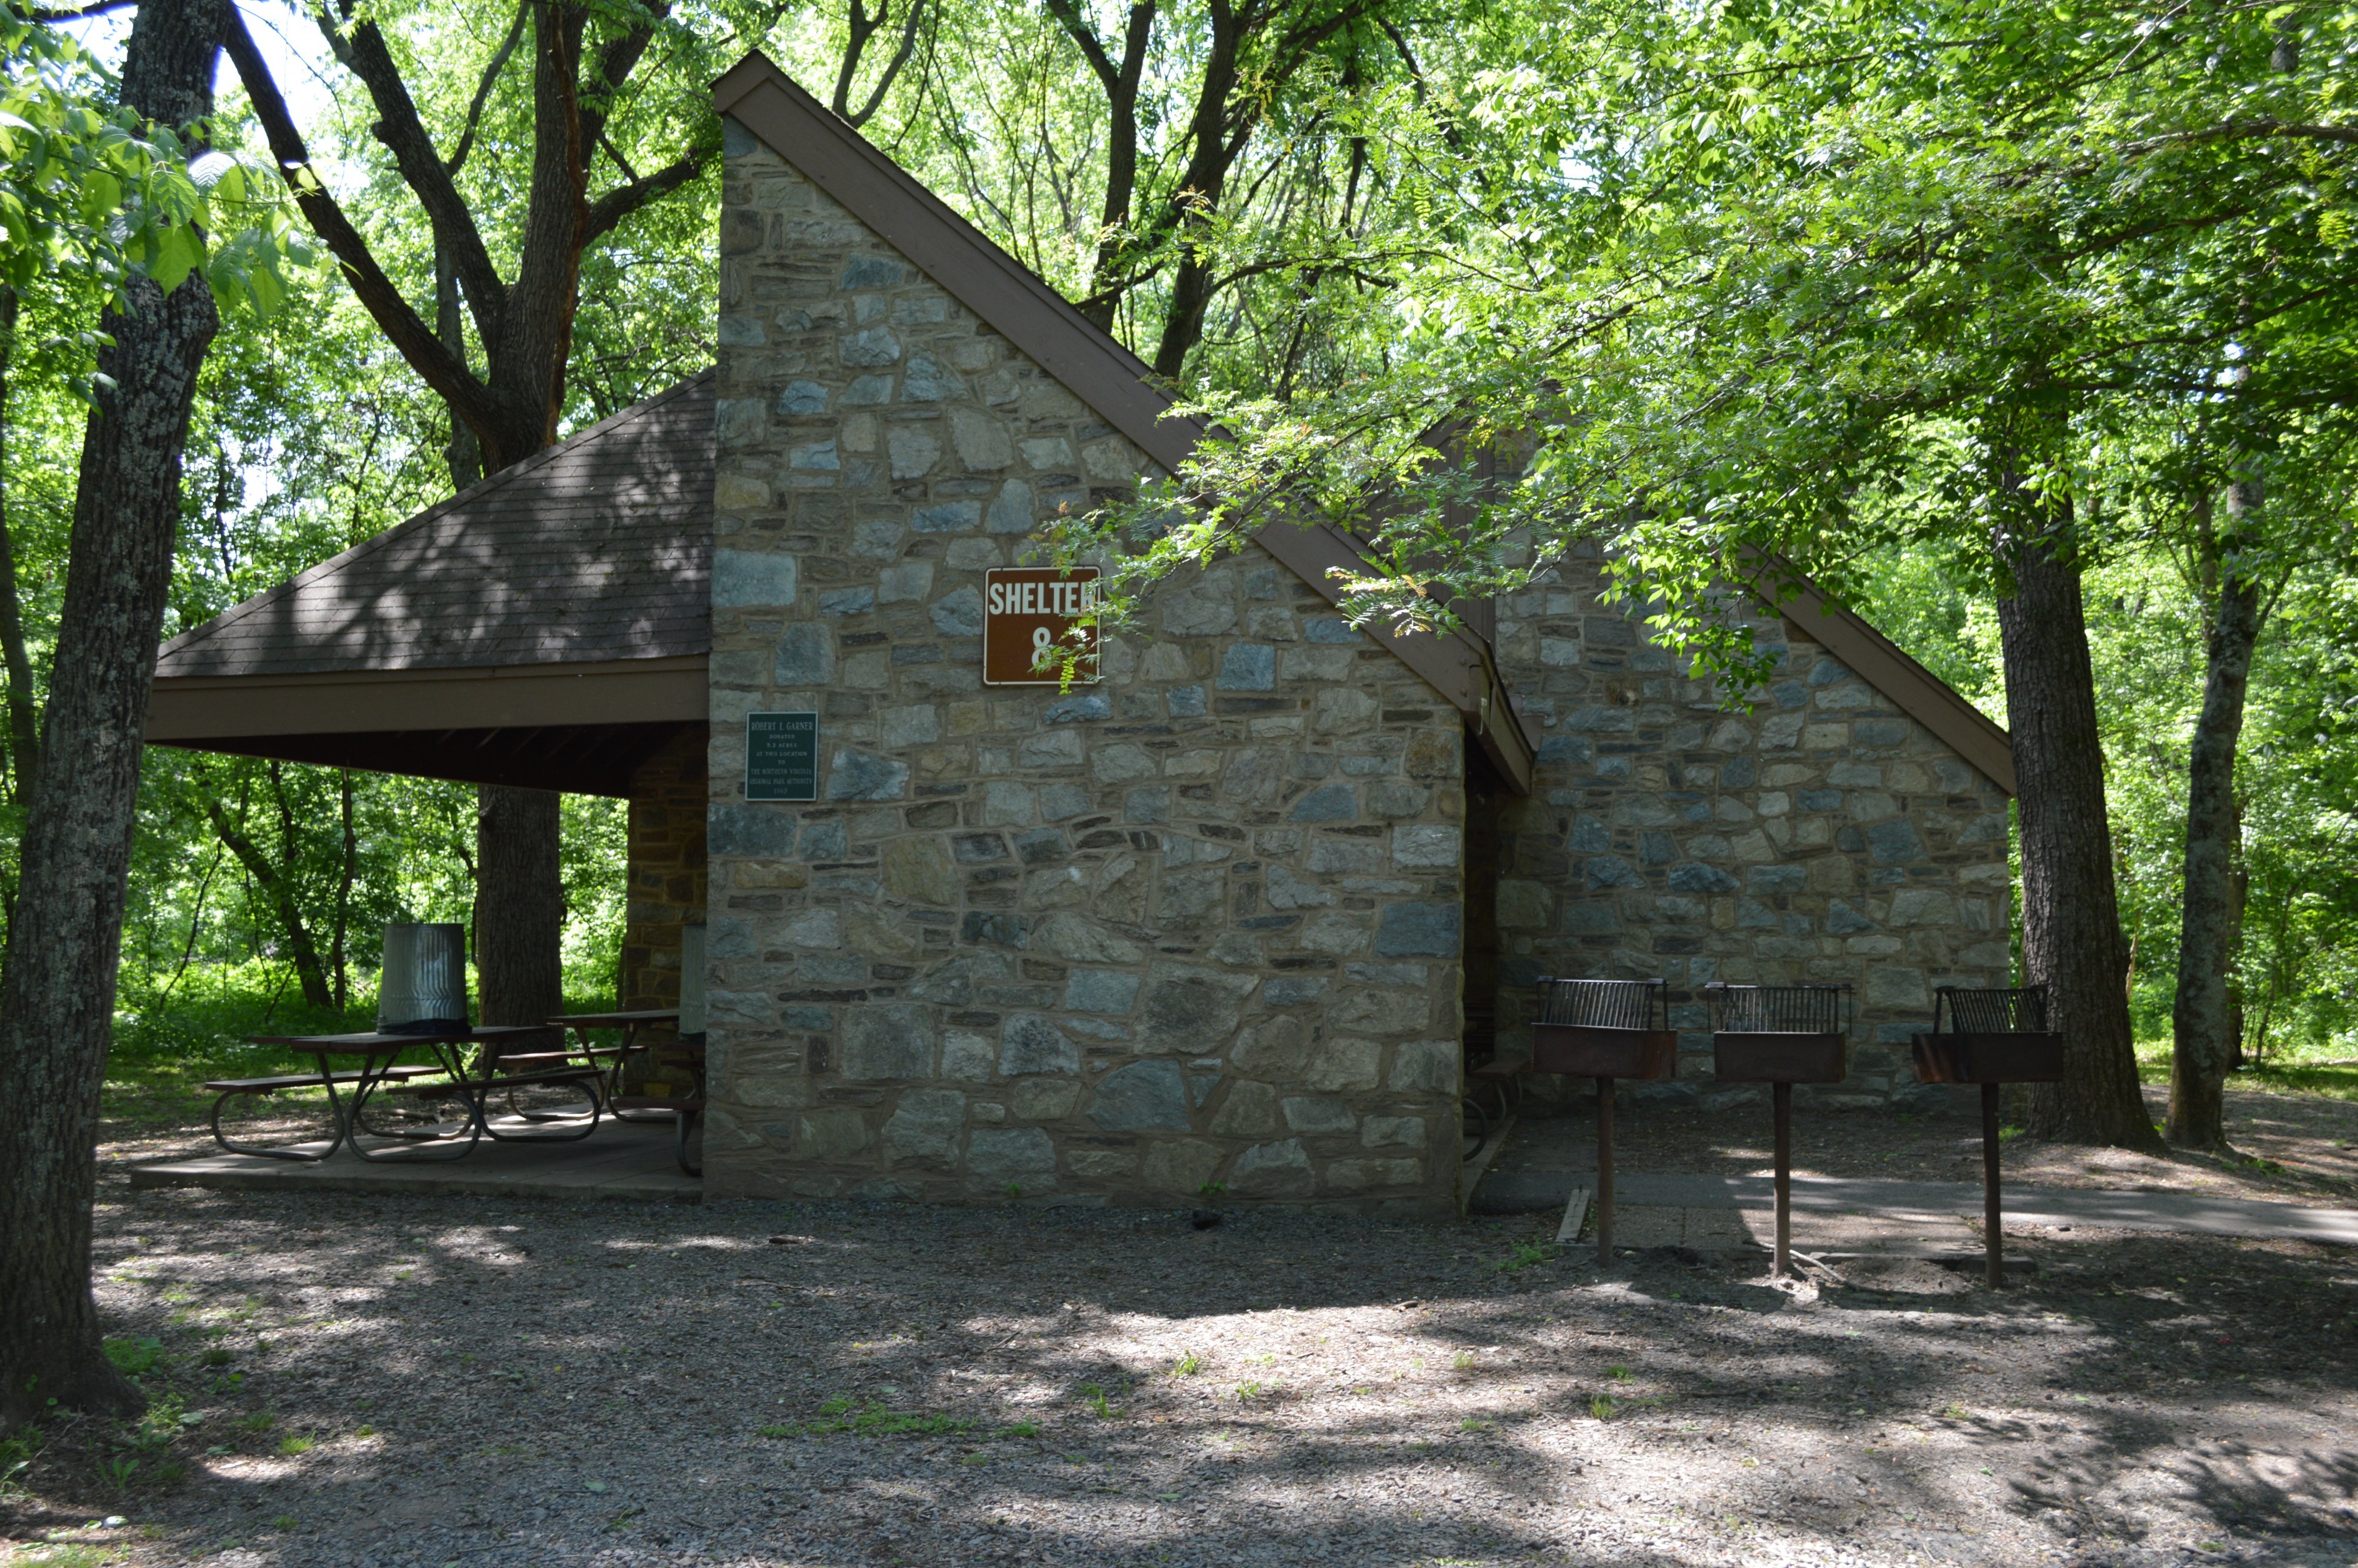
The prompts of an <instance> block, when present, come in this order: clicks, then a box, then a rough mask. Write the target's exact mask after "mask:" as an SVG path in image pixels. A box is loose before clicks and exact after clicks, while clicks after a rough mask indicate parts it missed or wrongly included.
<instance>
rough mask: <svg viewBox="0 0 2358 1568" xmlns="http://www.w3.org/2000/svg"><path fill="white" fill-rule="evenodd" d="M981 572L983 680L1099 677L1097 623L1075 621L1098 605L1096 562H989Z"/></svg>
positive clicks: (1051, 683) (1085, 680) (1091, 680)
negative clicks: (1058, 564)
mask: <svg viewBox="0 0 2358 1568" xmlns="http://www.w3.org/2000/svg"><path fill="white" fill-rule="evenodd" d="M982 575H983V593H982V679H983V684H984V685H986V686H1048V687H1060V686H1062V685H1064V684H1065V673H1066V672H1065V658H1066V657H1067V656H1069V657H1070V659H1071V661H1072V669H1071V675H1072V680H1073V684H1074V685H1076V686H1090V685H1093V684H1095V682H1096V681H1097V678H1098V629H1097V627H1096V626H1094V625H1076V624H1075V623H1076V622H1078V621H1080V620H1081V618H1082V617H1084V616H1086V615H1089V614H1091V613H1092V612H1093V611H1095V610H1096V608H1097V590H1098V568H1095V567H1073V568H1068V569H1065V570H1059V569H1058V568H1055V567H993V568H990V570H989V571H987V572H985V573H983V574H982Z"/></svg>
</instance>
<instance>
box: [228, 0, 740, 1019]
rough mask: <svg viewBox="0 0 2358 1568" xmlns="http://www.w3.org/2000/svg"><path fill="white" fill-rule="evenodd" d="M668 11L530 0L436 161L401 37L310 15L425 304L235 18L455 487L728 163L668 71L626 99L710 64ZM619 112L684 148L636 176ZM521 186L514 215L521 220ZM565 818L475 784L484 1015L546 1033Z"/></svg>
mask: <svg viewBox="0 0 2358 1568" xmlns="http://www.w3.org/2000/svg"><path fill="white" fill-rule="evenodd" d="M670 13H671V6H670V4H669V0H655V3H654V4H653V5H621V6H613V7H605V8H600V9H596V10H593V9H592V8H591V7H590V6H587V5H577V4H567V3H564V0H523V3H522V4H520V5H518V6H517V8H516V11H515V13H514V20H513V22H512V23H511V24H510V25H509V26H508V27H507V28H506V31H505V34H504V37H503V38H502V39H501V41H500V42H499V43H498V44H497V46H496V47H495V48H494V49H492V51H491V53H490V56H489V58H488V59H486V60H485V61H484V63H483V65H482V67H481V74H480V77H479V79H478V81H477V83H476V86H475V90H474V92H473V93H472V96H471V98H470V99H469V100H468V101H467V103H466V105H465V108H464V110H463V114H462V116H461V118H460V121H459V123H458V124H457V125H455V126H454V127H452V128H451V130H450V133H449V135H447V136H446V138H445V142H446V143H447V150H445V146H444V145H438V142H437V140H436V137H435V136H434V135H433V134H432V133H431V132H429V130H428V129H427V122H426V117H425V115H424V114H422V113H421V111H420V109H419V106H418V98H419V94H417V93H416V92H413V91H412V88H411V84H410V80H409V74H408V73H407V72H406V71H405V68H404V64H403V60H402V54H401V52H399V51H398V50H397V41H396V39H395V38H392V37H389V36H388V35H387V33H386V32H385V31H384V28H383V27H381V26H380V25H379V23H378V21H377V20H376V16H375V13H373V12H363V11H360V10H358V9H357V8H356V7H355V6H354V5H352V4H351V3H350V0H344V3H343V4H341V5H340V6H338V7H336V8H333V9H330V8H328V7H324V6H323V7H321V8H320V9H319V10H318V11H316V12H315V13H314V19H315V20H316V21H317V23H318V25H319V29H320V32H321V34H322V36H323V37H324V38H326V39H327V41H328V44H329V46H330V49H332V50H333V52H334V54H335V57H336V59H338V60H339V61H340V62H341V64H342V65H343V66H344V67H345V68H346V69H347V70H350V71H351V72H352V75H353V76H354V77H355V78H357V79H358V80H359V81H360V82H361V84H362V87H363V88H364V89H365V91H366V92H367V94H368V98H369V102H370V103H371V104H372V105H373V107H374V109H375V112H376V116H377V118H376V120H375V122H374V124H373V125H372V126H371V130H372V133H373V135H374V136H375V137H376V139H377V140H378V141H379V142H381V143H382V144H383V145H384V148H385V150H386V152H387V153H388V154H389V155H390V157H391V159H392V163H393V167H394V168H395V171H396V172H397V174H398V177H399V179H400V182H401V185H402V186H403V187H404V188H405V189H406V193H407V195H408V197H409V199H410V200H411V201H413V202H414V203H415V208H416V214H417V215H418V216H419V217H421V218H422V219H423V224H424V227H425V229H426V231H427V232H428V233H429V234H430V235H431V246H432V258H433V259H432V265H431V268H430V272H429V274H428V276H427V277H426V278H425V279H424V280H423V281H424V283H425V286H426V287H427V288H429V289H431V290H432V295H433V297H432V302H431V303H429V304H427V305H426V306H425V307H424V308H420V307H419V306H418V305H417V304H415V303H413V301H412V298H411V297H410V295H409V294H408V293H406V292H405V291H404V289H403V287H401V285H400V284H399V283H397V282H396V281H395V271H396V270H397V269H396V268H395V267H392V266H388V265H386V263H385V262H384V260H382V259H380V257H379V255H378V254H377V246H376V245H374V244H373V243H372V242H371V240H370V238H369V237H368V235H367V234H366V233H365V232H363V227H362V224H361V223H359V222H355V221H354V220H353V219H352V217H351V216H350V215H348V214H347V213H346V212H345V211H344V208H343V205H342V203H341V201H340V200H338V199H337V197H336V196H335V195H334V194H333V193H332V192H330V190H329V189H328V188H327V187H326V185H325V184H323V183H321V182H320V181H319V179H317V178H314V177H312V176H311V175H310V173H309V170H310V163H311V154H310V150H309V146H308V143H307V141H306V139H305V137H304V135H303V133H302V131H301V130H300V128H299V127H297V124H295V120H294V117H293V115H292V114H291V113H290V112H289V110H288V108H287V103H286V99H285V97H284V95H283V94H282V93H281V92H280V91H279V89H278V85H277V83H276V81H275V80H274V79H273V78H272V76H271V73H270V69H269V65H268V63H267V61H266V60H265V58H264V56H263V54H262V51H261V50H260V49H257V48H256V47H255V46H254V39H253V38H252V36H251V34H250V33H249V31H248V30H247V27H246V25H245V22H244V20H243V17H242V16H238V15H236V13H235V12H234V10H233V12H232V14H231V19H230V23H229V27H228V33H227V38H226V40H225V41H226V43H227V47H228V49H229V52H230V56H231V58H232V59H233V60H234V61H235V62H236V65H237V70H238V75H239V79H240V80H241V81H243V83H244V85H245V90H246V95H247V97H248V98H249V99H250V100H251V101H252V103H253V105H254V114H255V115H256V117H257V118H258V119H259V120H260V121H261V124H262V127H263V131H264V134H265V136H266V137H267V138H268V140H269V144H270V150H271V152H272V154H273V155H274V156H275V157H276V158H277V159H278V161H279V165H280V167H281V168H283V169H284V170H286V172H287V178H288V182H289V184H290V186H291V188H292V189H293V191H294V194H295V199H296V202H297V206H298V207H300V209H301V210H302V212H303V215H304V217H305V218H306V219H307V220H308V222H309V223H310V225H311V228H312V230H313V232H315V233H317V234H318V235H319V239H320V240H321V241H322V242H324V243H325V244H326V246H327V248H328V250H329V252H330V254H332V255H333V256H334V257H335V259H336V261H337V263H338V264H339V265H340V266H341V270H342V273H343V276H344V278H345V281H346V282H347V283H348V284H349V285H350V286H351V287H352V292H353V294H354V296H355V297H357V298H358V299H359V301H360V302H361V304H362V307H363V308H366V309H367V311H368V313H369V315H370V317H371V318H372V319H373V320H374V321H375V322H376V324H377V326H378V327H379V328H380V329H381V330H383V331H384V335H385V337H386V339H387V340H388V341H390V342H391V343H392V344H393V345H394V347H395V349H397V350H398V351H400V353H401V355H402V357H403V358H404V359H405V360H406V362H408V363H409V365H410V367H411V368H412V369H414V370H415V371H416V373H417V374H418V375H419V376H420V377H421V378H422V379H423V380H424V381H425V382H426V384H427V385H428V386H430V387H432V388H433V389H434V391H435V393H436V394H437V395H439V396H440V397H441V399H442V400H443V402H444V403H445V404H446V405H447V406H449V410H450V416H451V427H452V434H453V439H452V442H451V447H450V453H449V460H450V470H451V483H452V485H453V487H454V488H456V489H463V488H465V487H466V486H467V485H468V484H471V483H472V482H473V481H475V480H477V479H479V478H481V477H482V476H483V475H484V474H487V473H495V472H497V471H499V470H502V469H504V468H507V467H509V466H511V465H513V464H514V463H518V462H521V461H523V460H525V459H526V458H529V457H531V456H532V455H534V454H535V453H536V452H539V451H541V450H543V449H546V447H548V446H549V445H551V444H552V443H553V442H554V441H555V440H556V439H557V424H558V421H559V419H560V418H561V416H563V414H564V411H565V406H566V375H567V371H568V359H569V356H570V351H571V347H572V341H573V330H574V323H575V319H576V317H577V315H578V314H579V310H580V305H581V292H580V275H581V263H582V256H583V254H584V253H585V252H587V251H589V250H590V248H591V247H593V246H596V245H598V244H600V243H601V242H603V241H604V240H605V239H606V238H607V236H609V235H611V233H612V232H614V231H615V230H616V229H617V228H618V227H620V226H621V225H622V224H623V223H625V222H628V221H629V220H630V219H631V218H632V217H633V215H634V214H636V213H637V212H639V211H641V210H642V209H644V207H646V206H647V205H648V204H649V203H650V202H653V201H656V200H660V199H662V198H663V197H665V196H666V195H668V194H670V193H671V192H673V191H676V190H677V189H680V188H681V187H683V186H685V185H687V184H688V183H689V182H690V181H692V180H694V179H696V178H698V176H699V175H701V174H702V173H703V172H704V171H705V170H706V169H707V168H710V167H711V166H712V165H713V164H714V162H715V161H716V159H717V158H718V157H719V126H718V125H717V124H716V123H715V122H714V119H713V116H712V115H711V114H710V113H709V111H708V110H706V109H703V108H702V107H701V105H700V103H698V99H697V96H696V95H695V94H694V93H693V92H682V91H680V88H679V83H678V81H676V76H675V78H674V79H673V80H672V81H668V82H667V83H666V84H665V86H663V87H662V88H659V89H657V90H656V91H655V92H653V93H640V92H637V91H636V90H637V89H638V88H639V87H640V83H639V81H637V80H635V75H634V73H638V72H639V71H640V70H641V67H642V66H643V64H644V63H645V62H646V60H647V57H648V54H649V51H650V49H653V48H654V47H655V46H656V45H657V44H658V41H659V40H664V41H665V42H667V43H668V44H670V45H671V46H673V47H674V48H675V49H678V48H680V47H681V46H683V45H686V46H688V47H687V48H686V49H685V50H684V52H686V53H687V55H688V56H689V58H690V60H691V61H692V60H693V59H696V58H698V57H699V56H701V55H702V53H703V52H704V51H703V50H702V49H701V48H699V47H696V40H695V38H694V35H693V34H691V33H689V32H688V31H687V29H685V28H681V27H676V26H673V25H672V24H671V22H670ZM527 35H528V44H527V45H526V47H525V50H524V53H525V59H524V61H523V63H522V66H521V69H522V70H524V71H525V73H526V74H527V76H528V80H529V84H530V85H529V91H528V94H527V95H526V96H525V105H526V106H525V107H523V109H522V112H521V114H520V116H519V118H520V121H521V123H520V124H510V125H507V126H505V127H504V128H505V130H506V131H507V132H508V133H510V135H512V136H513V137H514V141H515V143H516V146H515V148H514V150H515V152H516V154H517V159H516V163H515V165H514V167H511V168H502V169H500V170H499V171H498V176H499V177H500V178H494V179H492V180H491V181H488V182H486V181H480V180H479V181H478V182H476V184H475V186H474V188H473V189H472V190H470V189H469V188H468V187H467V185H466V184H465V183H464V182H463V180H462V177H463V175H464V174H465V172H466V170H467V166H468V163H469V160H470V158H471V157H477V155H478V154H479V153H480V151H481V148H482V147H483V146H485V145H486V143H488V142H490V141H492V139H493V138H492V136H490V135H487V116H489V117H490V118H491V119H492V121H494V122H496V120H497V118H498V115H499V113H500V110H501V107H502V101H501V100H500V99H499V96H498V94H499V91H500V88H501V84H502V79H503V76H504V75H505V74H506V72H507V71H508V70H509V68H510V65H511V62H512V61H514V59H515V56H516V55H517V54H518V52H519V45H520V44H525V41H526V38H527ZM401 42H405V43H406V40H401ZM681 63H684V64H685V63H687V62H681ZM688 69H689V70H691V71H692V70H693V69H694V68H693V65H692V64H689V65H688ZM643 98H644V99H647V100H649V102H645V103H641V102H639V101H638V100H640V99H643ZM626 106H627V107H634V108H637V109H639V110H640V111H641V114H642V117H644V114H646V113H647V112H648V111H650V110H654V109H661V108H668V109H671V110H672V111H673V112H674V113H675V114H678V118H677V119H676V121H675V122H674V126H675V135H676V146H673V147H672V148H671V149H670V152H669V156H667V157H665V158H664V161H662V162H660V163H658V164H655V165H654V167H651V168H648V169H647V170H645V171H644V173H643V172H641V171H639V170H638V168H636V167H635V165H634V164H633V162H632V160H631V159H630V158H629V157H628V156H627V155H626V154H625V153H624V152H622V150H621V147H620V146H619V145H618V138H619V128H618V127H617V125H616V124H615V121H616V116H617V114H618V112H620V111H622V110H623V109H624V108H625V107H626ZM681 111H685V113H681ZM679 132H684V133H685V134H684V135H680V134H677V133H679ZM601 160H602V162H603V163H604V164H605V166H606V168H608V170H610V171H611V172H610V173H609V174H608V176H607V179H608V184H607V186H606V188H605V189H603V190H601V191H599V192H598V193H596V194H595V195H593V194H592V184H593V179H592V177H593V174H594V173H595V172H596V171H597V169H598V167H599V165H600V162H601ZM518 191H521V193H522V202H521V211H516V210H514V209H515V207H516V203H515V201H514V195H515V193H516V192H518ZM388 194H389V193H388ZM487 207H488V208H490V209H491V211H488V212H487V211H483V209H485V208H487ZM378 216H379V217H380V219H381V218H382V216H383V215H382V214H381V213H380V214H378ZM493 220H497V221H498V222H499V223H500V224H503V225H504V226H506V227H508V228H509V229H510V230H511V231H512V232H513V234H514V259H513V263H512V265H511V266H510V268H509V271H508V273H507V275H506V276H503V274H502V271H501V269H500V267H499V265H498V264H497V263H496V262H495V261H494V259H493V256H492V241H491V239H489V238H487V231H488V232H490V233H491V234H492V235H498V234H499V232H500V231H499V227H497V226H495V224H494V222H493ZM413 270H414V269H413ZM470 339H471V340H472V341H471V342H470ZM478 355H480V359H481V363H480V368H479V366H478V363H477V356H478ZM560 820H561V817H560V812H559V804H558V801H557V796H556V795H554V794H553V793H551V792H549V791H546V790H531V789H517V788H513V787H509V786H503V785H492V784H486V785H484V786H482V788H481V791H480V792H479V803H478V815H477V834H478V841H479V850H478V855H477V861H476V863H477V867H478V883H477V896H476V903H475V957H476V963H477V969H478V975H479V978H480V983H481V993H482V994H481V1016H482V1019H483V1022H487V1023H537V1022H540V1021H541V1020H542V1019H545V1018H547V1017H550V1016H552V1015H553V1014H555V1013H557V1012H560V1011H563V1010H564V1000H565V999H564V984H563V971H562V966H561V941H560V936H561V930H562V926H563V924H564V919H565V902H564V887H563V882H562V881H561V877H560V873H559V863H560V857H559V852H558V839H559V825H560Z"/></svg>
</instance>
